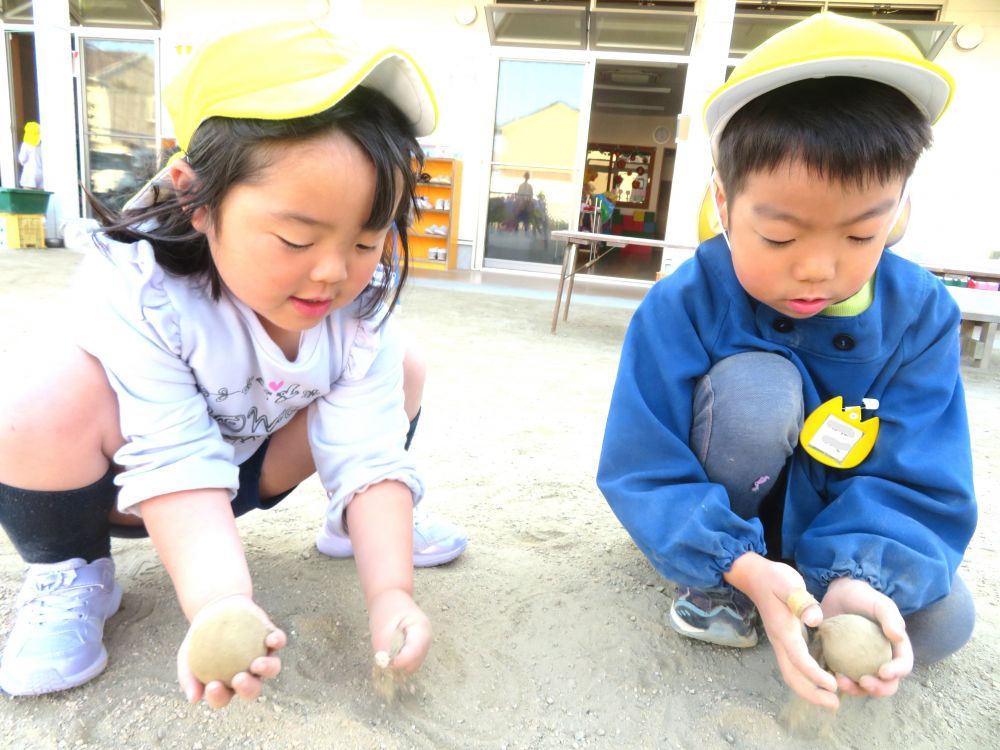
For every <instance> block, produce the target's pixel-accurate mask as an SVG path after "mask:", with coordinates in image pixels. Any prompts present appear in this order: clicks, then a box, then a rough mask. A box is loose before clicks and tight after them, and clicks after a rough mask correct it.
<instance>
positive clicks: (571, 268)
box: [552, 230, 673, 333]
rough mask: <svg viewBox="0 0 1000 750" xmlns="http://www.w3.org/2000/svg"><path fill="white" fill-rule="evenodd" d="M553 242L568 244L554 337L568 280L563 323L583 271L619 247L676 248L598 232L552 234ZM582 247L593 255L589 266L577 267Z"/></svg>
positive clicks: (664, 242) (663, 242)
mask: <svg viewBox="0 0 1000 750" xmlns="http://www.w3.org/2000/svg"><path fill="white" fill-rule="evenodd" d="M552 238H553V239H556V240H563V241H564V242H565V243H566V247H565V248H564V249H563V262H562V270H561V272H560V274H559V288H558V290H557V291H556V307H555V310H553V312H552V333H555V332H556V326H557V325H558V324H559V306H560V305H561V304H562V296H563V288H564V287H565V286H566V280H567V279H568V280H569V287H568V288H567V290H566V308H565V310H563V320H569V303H570V299H572V297H573V279H574V277H575V276H576V274H577V273H579V272H580V271H586V270H587V269H588V268H592V267H593V266H594V264H595V263H597V261H599V260H600V259H601V258H603V257H604V256H606V255H607V254H608V253H610V252H611V251H612V250H614V249H615V248H617V247H625V246H626V245H642V246H645V247H659V248H663V249H666V248H668V247H673V245H671V244H669V243H667V242H666V241H665V240H649V239H646V238H644V237H627V236H625V235H622V234H599V233H597V232H573V231H570V230H557V231H555V232H552ZM602 244H603V245H605V246H606V247H605V248H604V249H603V250H601V249H600V245H602ZM583 246H586V247H587V248H588V249H589V250H590V255H589V257H588V259H587V262H586V263H584V264H583V265H582V266H579V267H577V265H576V256H577V253H578V252H579V251H580V248H581V247H583Z"/></svg>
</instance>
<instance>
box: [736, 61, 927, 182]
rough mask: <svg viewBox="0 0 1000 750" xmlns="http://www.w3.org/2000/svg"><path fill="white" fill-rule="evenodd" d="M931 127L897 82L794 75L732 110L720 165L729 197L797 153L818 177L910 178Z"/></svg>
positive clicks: (845, 179) (851, 179)
mask: <svg viewBox="0 0 1000 750" xmlns="http://www.w3.org/2000/svg"><path fill="white" fill-rule="evenodd" d="M930 143H931V126H930V123H929V122H928V121H927V117H926V116H924V115H923V114H922V113H921V112H920V110H919V109H917V107H916V105H915V104H914V103H913V102H912V101H910V100H909V99H908V98H907V97H906V95H905V94H903V93H902V92H901V91H899V90H898V89H895V88H892V87H891V86H887V85H885V84H883V83H878V82H877V81H871V80H868V79H865V78H849V77H843V76H834V77H830V78H811V79H808V80H805V81H797V82H795V83H790V84H787V85H785V86H781V87H780V88H777V89H774V90H773V91H769V92H767V93H766V94H761V95H760V96H759V97H757V98H756V99H753V100H752V101H751V102H749V103H748V104H747V105H745V106H744V107H743V108H741V109H740V110H739V111H737V112H736V114H735V115H733V118H732V119H731V120H730V121H729V122H728V123H727V124H726V127H725V130H723V131H722V137H721V138H720V140H719V154H718V159H717V162H718V163H717V167H718V170H719V176H720V177H721V178H722V184H723V186H724V187H725V190H726V197H727V199H728V200H732V199H733V198H735V197H736V195H737V194H739V192H740V191H741V190H742V189H743V188H744V187H745V186H746V181H747V179H748V178H749V176H750V175H752V174H754V173H755V172H770V171H773V170H774V169H776V168H777V167H779V166H780V165H782V164H784V163H786V162H788V161H792V160H797V161H801V162H802V163H804V164H805V166H806V168H807V169H808V170H809V171H810V172H812V173H814V174H816V175H817V176H819V177H823V178H826V179H828V180H832V181H835V182H840V183H843V184H849V183H854V184H856V185H858V186H864V185H866V184H870V183H871V182H873V181H874V182H878V183H885V182H887V181H889V180H891V179H894V178H896V177H903V178H904V179H906V178H909V176H910V175H911V174H913V169H914V167H915V166H916V164H917V159H919V158H920V154H921V153H922V152H923V151H924V149H926V148H927V147H928V146H929V145H930Z"/></svg>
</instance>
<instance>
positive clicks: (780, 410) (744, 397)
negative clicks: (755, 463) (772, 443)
mask: <svg viewBox="0 0 1000 750" xmlns="http://www.w3.org/2000/svg"><path fill="white" fill-rule="evenodd" d="M709 401H710V402H711V403H710V406H711V408H712V410H713V413H714V420H713V421H715V422H716V423H718V421H719V419H720V418H721V419H723V420H728V419H732V420H736V422H734V425H736V424H739V423H742V424H743V425H744V426H746V425H754V426H755V428H754V429H755V430H756V429H757V428H758V427H759V428H760V429H767V427H766V425H773V426H774V428H775V429H776V430H777V432H778V433H780V434H786V433H789V432H794V433H796V434H797V433H798V430H799V428H800V427H801V425H802V413H803V402H802V375H801V374H800V373H799V371H798V368H796V367H795V365H793V364H792V363H791V362H790V361H788V359H786V358H785V357H782V356H781V355H780V354H771V353H769V352H744V353H742V354H734V355H733V356H731V357H726V358H725V359H721V360H719V361H718V362H716V363H715V365H713V366H712V368H711V369H710V370H709V371H708V372H707V373H706V374H705V376H704V377H703V378H701V380H699V381H698V384H697V385H696V387H695V404H694V407H695V412H696V413H697V412H699V411H701V410H703V409H704V408H706V407H708V406H709V403H708V402H709ZM760 437H761V438H762V439H766V438H767V436H766V435H761V436H760Z"/></svg>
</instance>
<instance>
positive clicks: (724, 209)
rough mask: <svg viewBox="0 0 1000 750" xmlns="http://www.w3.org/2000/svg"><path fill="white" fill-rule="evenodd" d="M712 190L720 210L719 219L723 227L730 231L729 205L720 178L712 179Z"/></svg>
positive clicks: (716, 205)
mask: <svg viewBox="0 0 1000 750" xmlns="http://www.w3.org/2000/svg"><path fill="white" fill-rule="evenodd" d="M712 192H713V193H714V194H715V207H716V208H717V209H718V210H719V221H721V222H722V228H723V229H725V230H726V231H727V232H728V231H729V205H728V203H727V202H726V193H725V190H723V187H722V183H721V182H719V180H718V178H716V179H714V180H712Z"/></svg>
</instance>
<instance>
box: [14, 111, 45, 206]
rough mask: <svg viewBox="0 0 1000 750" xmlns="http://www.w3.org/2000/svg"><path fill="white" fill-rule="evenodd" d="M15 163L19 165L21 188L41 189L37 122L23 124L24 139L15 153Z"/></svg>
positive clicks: (39, 143)
mask: <svg viewBox="0 0 1000 750" xmlns="http://www.w3.org/2000/svg"><path fill="white" fill-rule="evenodd" d="M17 163H18V164H20V165H21V179H20V180H18V183H19V184H20V185H21V187H23V188H29V189H35V190H41V189H42V185H43V182H42V131H41V128H39V126H38V123H37V122H26V123H24V138H23V139H22V141H21V148H20V149H19V150H18V152H17Z"/></svg>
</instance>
